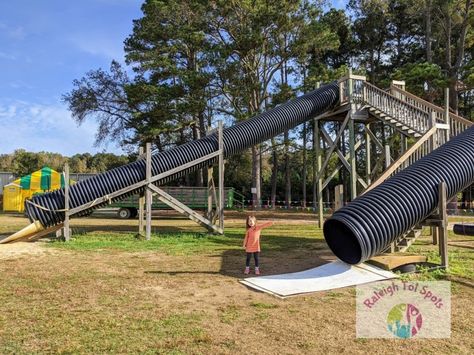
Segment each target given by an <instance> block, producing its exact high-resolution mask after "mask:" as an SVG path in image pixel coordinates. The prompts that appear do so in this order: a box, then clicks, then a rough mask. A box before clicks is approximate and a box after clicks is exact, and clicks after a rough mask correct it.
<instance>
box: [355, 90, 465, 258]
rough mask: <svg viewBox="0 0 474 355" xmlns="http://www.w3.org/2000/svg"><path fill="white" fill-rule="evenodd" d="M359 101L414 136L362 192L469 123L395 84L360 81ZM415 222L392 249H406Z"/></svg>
mask: <svg viewBox="0 0 474 355" xmlns="http://www.w3.org/2000/svg"><path fill="white" fill-rule="evenodd" d="M363 87H364V93H363V95H362V97H363V100H364V101H363V103H364V104H366V105H368V110H369V112H371V113H372V114H373V116H375V117H377V118H378V119H380V120H382V121H384V122H385V123H387V124H390V125H392V126H394V127H395V128H396V129H398V130H401V131H402V132H403V133H405V134H406V135H409V136H411V137H414V138H418V140H417V141H416V142H415V143H414V144H413V145H412V146H411V147H410V148H409V149H407V150H406V151H405V152H404V153H403V154H402V155H401V156H400V157H399V158H398V159H396V160H395V161H394V162H393V163H392V164H391V165H390V166H389V167H388V168H387V169H386V170H385V171H384V172H383V174H382V175H381V176H379V177H378V178H377V179H376V180H375V181H374V182H372V184H370V185H369V186H368V187H367V189H366V190H365V191H364V192H363V193H366V192H367V191H370V190H371V189H373V188H374V187H376V186H378V185H380V184H381V183H382V182H384V181H385V180H387V179H388V178H390V177H391V176H393V175H395V174H397V173H398V172H400V171H401V170H403V169H405V168H406V167H408V166H410V165H411V164H413V163H414V162H415V161H417V160H418V159H420V158H422V157H424V156H425V155H427V154H429V153H430V152H432V151H433V150H434V149H436V148H437V147H438V146H440V145H442V144H444V143H446V142H447V141H448V140H449V139H450V138H451V137H454V136H456V135H458V134H459V133H461V132H462V131H464V130H465V129H467V128H468V127H470V126H472V125H473V122H471V121H468V120H466V119H464V118H462V117H460V116H458V115H456V114H454V113H451V112H448V111H447V110H446V109H443V108H441V107H438V106H436V105H434V104H432V103H430V102H428V101H426V100H423V99H422V98H420V97H417V96H416V95H413V94H411V93H409V92H408V91H405V90H403V89H401V88H399V87H397V86H394V85H392V86H391V87H390V93H389V92H386V91H383V90H381V89H379V88H377V87H375V86H374V85H371V84H369V83H364V85H363ZM421 233H422V228H421V227H419V226H417V227H415V228H414V229H412V230H410V231H409V232H407V233H405V234H404V235H402V236H400V237H399V238H397V240H396V241H395V242H394V243H392V245H391V246H390V250H389V251H392V252H396V251H400V252H404V251H406V250H407V249H408V248H409V247H410V246H411V245H412V244H413V243H414V241H415V240H416V239H417V238H418V237H419V236H420V235H421Z"/></svg>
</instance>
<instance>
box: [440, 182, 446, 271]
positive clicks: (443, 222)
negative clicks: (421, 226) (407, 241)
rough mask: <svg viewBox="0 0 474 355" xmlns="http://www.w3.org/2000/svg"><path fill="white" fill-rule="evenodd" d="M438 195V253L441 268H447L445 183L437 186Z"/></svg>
mask: <svg viewBox="0 0 474 355" xmlns="http://www.w3.org/2000/svg"><path fill="white" fill-rule="evenodd" d="M438 193H439V195H438V196H439V202H438V209H439V219H440V224H439V253H440V256H441V266H443V267H444V268H445V269H447V268H448V216H447V212H446V202H447V201H446V183H445V182H444V181H442V182H440V183H439V185H438Z"/></svg>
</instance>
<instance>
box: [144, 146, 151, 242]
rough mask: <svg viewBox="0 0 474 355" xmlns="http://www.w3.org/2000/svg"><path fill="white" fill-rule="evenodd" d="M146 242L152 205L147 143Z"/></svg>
mask: <svg viewBox="0 0 474 355" xmlns="http://www.w3.org/2000/svg"><path fill="white" fill-rule="evenodd" d="M145 150H146V152H145V154H146V181H147V185H146V193H145V195H146V234H145V238H146V240H150V238H151V206H152V203H153V195H152V190H151V188H150V185H151V184H152V183H151V144H150V143H147V144H146V148H145Z"/></svg>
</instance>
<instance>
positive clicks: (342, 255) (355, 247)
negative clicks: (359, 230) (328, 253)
mask: <svg viewBox="0 0 474 355" xmlns="http://www.w3.org/2000/svg"><path fill="white" fill-rule="evenodd" d="M323 230H324V238H325V239H326V243H327V244H328V246H329V248H330V249H331V250H332V252H333V253H334V254H335V255H336V256H337V257H338V258H339V259H341V260H342V261H344V262H345V263H347V264H358V263H360V262H361V259H362V249H361V246H360V243H359V240H358V239H357V237H356V235H355V233H354V232H353V231H352V230H351V229H350V228H349V227H348V226H347V225H346V224H345V223H344V222H342V221H339V220H337V219H329V220H327V221H326V223H324V227H323Z"/></svg>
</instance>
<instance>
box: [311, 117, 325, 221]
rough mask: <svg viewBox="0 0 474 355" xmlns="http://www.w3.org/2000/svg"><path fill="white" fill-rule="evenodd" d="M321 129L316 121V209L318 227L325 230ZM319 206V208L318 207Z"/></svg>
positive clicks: (314, 143) (314, 135) (314, 134)
mask: <svg viewBox="0 0 474 355" xmlns="http://www.w3.org/2000/svg"><path fill="white" fill-rule="evenodd" d="M320 136H321V135H320V129H319V120H317V119H315V120H314V128H313V145H314V156H315V163H316V164H315V165H316V166H315V168H316V169H315V171H317V174H315V175H314V176H315V179H316V177H317V180H315V181H314V182H313V183H314V187H315V189H314V191H313V192H315V199H314V202H315V205H314V208H317V210H318V227H319V228H323V223H324V206H323V185H322V171H321V169H322V158H321V139H320ZM316 204H317V206H316Z"/></svg>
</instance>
